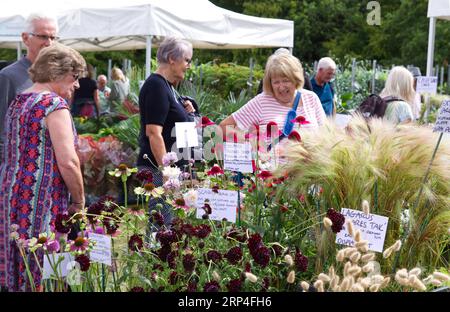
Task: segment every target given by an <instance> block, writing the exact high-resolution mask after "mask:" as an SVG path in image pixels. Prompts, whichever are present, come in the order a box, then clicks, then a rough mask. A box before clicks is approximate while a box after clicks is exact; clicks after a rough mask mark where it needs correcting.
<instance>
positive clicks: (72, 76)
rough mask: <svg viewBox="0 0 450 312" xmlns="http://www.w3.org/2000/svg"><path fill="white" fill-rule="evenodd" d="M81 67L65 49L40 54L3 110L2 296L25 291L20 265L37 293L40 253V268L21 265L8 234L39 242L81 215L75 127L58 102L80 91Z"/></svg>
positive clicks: (75, 56)
mask: <svg viewBox="0 0 450 312" xmlns="http://www.w3.org/2000/svg"><path fill="white" fill-rule="evenodd" d="M85 66H86V63H85V61H84V59H83V57H82V56H81V55H80V54H79V53H78V52H77V51H75V50H73V49H71V48H69V47H66V46H64V45H61V44H58V43H55V44H52V45H51V46H50V47H46V48H44V49H42V50H41V51H40V52H39V55H38V56H37V58H36V60H35V61H34V63H33V65H32V66H31V68H30V78H31V80H32V81H33V82H34V83H33V85H32V86H31V87H30V88H28V89H26V90H24V91H23V92H22V93H21V94H19V95H17V96H16V98H15V99H14V100H13V101H12V103H11V105H10V106H9V108H8V111H7V115H6V116H7V118H6V127H5V128H6V137H7V141H6V144H5V154H4V155H3V159H2V160H1V166H0V226H1V231H0V282H1V284H2V285H6V286H7V287H8V290H9V291H30V290H31V289H32V286H31V285H30V283H29V277H28V275H27V270H26V267H25V261H27V265H28V266H29V270H30V272H31V276H32V277H33V280H34V283H35V286H36V289H39V286H40V279H41V276H40V273H41V272H40V267H42V260H43V259H42V257H43V254H42V249H40V250H38V253H37V255H38V259H39V262H40V265H38V264H37V262H36V260H35V258H34V257H32V256H31V255H29V256H28V257H27V258H26V259H25V260H24V259H23V258H22V256H21V254H20V251H19V248H18V245H17V244H16V242H15V241H11V237H13V235H12V234H14V235H15V236H16V237H17V238H19V239H23V240H27V239H31V238H33V237H38V236H39V234H41V233H44V232H46V233H48V232H49V231H50V223H52V222H54V220H55V217H56V215H57V214H61V213H69V214H74V213H76V212H78V211H80V210H81V209H82V208H84V203H85V197H84V188H83V176H82V173H81V169H80V161H79V158H78V156H77V153H76V150H75V144H76V133H75V131H74V129H75V127H74V124H73V121H72V118H71V115H70V112H69V105H68V104H67V102H66V100H65V99H69V98H71V96H72V95H73V93H74V91H75V89H76V88H78V87H79V84H78V77H79V76H80V75H81V74H83V72H84V68H85ZM13 227H14V229H13V230H12V229H11V228H13ZM17 243H18V242H17Z"/></svg>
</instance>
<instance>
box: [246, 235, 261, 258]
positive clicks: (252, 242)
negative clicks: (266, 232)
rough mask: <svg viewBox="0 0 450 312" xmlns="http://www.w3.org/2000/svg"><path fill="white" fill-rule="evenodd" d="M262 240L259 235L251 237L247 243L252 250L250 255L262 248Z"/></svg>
mask: <svg viewBox="0 0 450 312" xmlns="http://www.w3.org/2000/svg"><path fill="white" fill-rule="evenodd" d="M262 244H263V243H262V238H261V235H259V233H255V234H253V235H251V236H250V238H249V239H248V242H247V246H248V249H250V253H251V254H253V253H254V252H256V250H257V249H258V248H259V247H260V246H262Z"/></svg>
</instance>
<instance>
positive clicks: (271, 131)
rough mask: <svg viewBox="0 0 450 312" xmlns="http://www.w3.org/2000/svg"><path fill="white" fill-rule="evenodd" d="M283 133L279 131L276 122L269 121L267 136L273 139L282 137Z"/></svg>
mask: <svg viewBox="0 0 450 312" xmlns="http://www.w3.org/2000/svg"><path fill="white" fill-rule="evenodd" d="M280 134H281V131H280V130H279V129H278V124H277V123H276V122H274V121H269V123H268V124H267V126H266V136H267V137H272V136H280Z"/></svg>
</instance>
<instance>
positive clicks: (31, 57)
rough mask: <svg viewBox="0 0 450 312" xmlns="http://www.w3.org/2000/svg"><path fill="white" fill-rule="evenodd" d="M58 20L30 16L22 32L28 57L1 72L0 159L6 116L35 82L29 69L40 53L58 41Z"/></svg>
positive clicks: (36, 15) (35, 15)
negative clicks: (18, 98)
mask: <svg viewBox="0 0 450 312" xmlns="http://www.w3.org/2000/svg"><path fill="white" fill-rule="evenodd" d="M57 33H58V23H57V21H56V19H54V18H53V17H50V16H46V15H43V14H30V16H29V17H28V18H27V20H26V22H25V29H24V31H23V32H22V41H23V43H24V44H25V46H26V49H27V55H26V56H24V57H22V58H21V59H20V60H18V61H17V62H14V63H13V64H11V65H9V66H7V67H5V68H3V69H2V70H1V71H0V158H1V157H2V151H3V144H4V143H3V142H5V140H4V128H5V127H4V125H5V114H6V110H7V109H8V106H9V104H10V103H11V102H12V100H13V99H14V98H15V97H16V95H17V94H19V93H20V92H22V91H23V90H25V89H27V88H29V87H31V85H32V84H33V82H32V81H31V79H30V76H29V75H28V69H29V68H30V66H31V64H33V63H34V61H35V60H36V57H37V55H38V54H39V51H41V49H42V48H45V47H48V46H49V45H51V44H52V43H53V42H54V41H55V40H57V39H58V37H57Z"/></svg>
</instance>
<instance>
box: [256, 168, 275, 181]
mask: <svg viewBox="0 0 450 312" xmlns="http://www.w3.org/2000/svg"><path fill="white" fill-rule="evenodd" d="M257 177H258V178H260V179H263V180H265V179H269V178H271V177H272V173H271V172H270V171H267V170H261V172H260V173H259V174H258V175H257Z"/></svg>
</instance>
